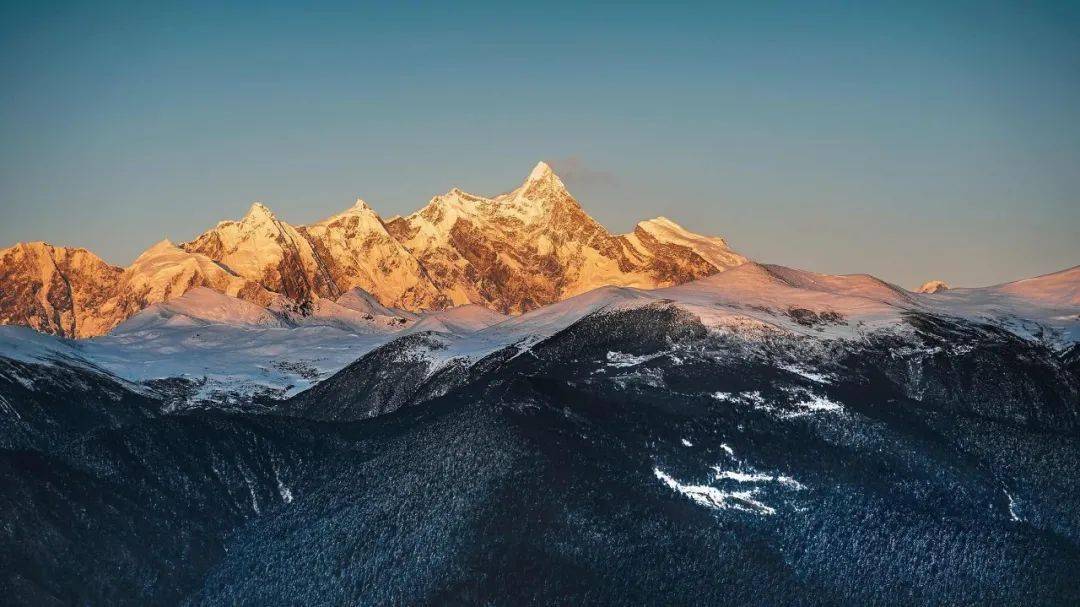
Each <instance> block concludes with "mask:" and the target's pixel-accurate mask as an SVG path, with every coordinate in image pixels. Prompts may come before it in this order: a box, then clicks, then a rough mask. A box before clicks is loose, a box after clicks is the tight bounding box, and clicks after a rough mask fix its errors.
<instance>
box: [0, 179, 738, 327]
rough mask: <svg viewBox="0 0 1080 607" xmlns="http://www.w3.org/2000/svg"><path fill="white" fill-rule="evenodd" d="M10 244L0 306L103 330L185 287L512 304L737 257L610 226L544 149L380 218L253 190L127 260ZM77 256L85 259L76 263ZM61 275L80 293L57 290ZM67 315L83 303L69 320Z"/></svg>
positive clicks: (398, 302)
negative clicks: (203, 224) (521, 170)
mask: <svg viewBox="0 0 1080 607" xmlns="http://www.w3.org/2000/svg"><path fill="white" fill-rule="evenodd" d="M20 250H21V251H24V254H21V255H18V256H14V255H8V257H7V258H5V260H4V261H3V263H0V276H5V277H8V278H7V282H6V283H5V286H7V285H14V288H13V289H12V290H16V291H18V292H20V293H21V292H23V291H25V293H26V297H22V298H16V299H13V300H11V302H10V303H9V302H6V301H4V302H0V303H2V304H5V305H6V307H7V308H10V309H0V320H2V321H3V322H11V323H27V324H33V326H37V327H40V328H42V329H43V330H47V331H50V332H55V333H61V334H63V335H69V336H79V337H84V336H90V335H99V334H101V333H104V332H107V331H108V330H109V329H111V328H112V327H114V326H116V324H118V323H119V322H121V321H123V320H125V319H126V318H129V317H130V316H131V315H133V314H135V313H137V312H138V311H139V310H141V309H143V308H145V307H146V306H149V305H152V304H154V303H158V302H162V301H168V300H170V299H173V298H176V297H179V296H181V295H183V294H184V293H186V292H187V291H189V290H191V289H193V288H196V287H206V288H210V289H213V290H216V291H218V292H221V293H225V294H227V295H230V296H234V297H238V298H240V299H243V300H246V301H249V302H252V303H256V304H258V305H260V306H266V305H270V304H274V305H278V306H284V307H288V306H290V305H291V306H293V307H294V308H295V309H296V310H299V311H301V312H311V313H316V312H317V310H316V309H315V308H313V307H312V306H313V305H314V304H317V303H318V302H319V301H320V299H328V300H334V299H337V298H338V297H340V296H341V295H342V294H344V293H346V292H347V291H349V290H350V289H353V288H357V287H359V288H361V289H364V290H365V291H367V292H369V293H371V295H372V296H373V297H374V298H375V299H376V300H377V301H378V302H379V303H380V304H382V305H385V306H389V307H392V308H399V309H404V310H410V311H421V310H432V309H441V308H447V307H450V306H456V305H464V304H479V305H483V306H487V307H489V308H491V309H494V310H497V311H499V312H503V313H520V312H525V311H528V310H532V309H534V308H537V307H540V306H543V305H547V304H550V303H553V302H555V301H558V300H560V299H564V298H566V297H570V296H573V295H576V294H578V293H583V292H585V291H589V290H591V289H594V288H596V287H600V286H604V285H616V286H627V287H639V288H655V287H664V286H671V285H676V284H680V283H683V282H687V281H689V280H693V279H696V278H701V277H703V276H707V275H709V274H713V273H715V272H718V271H723V270H725V269H727V268H730V267H734V266H736V265H739V264H741V263H743V262H744V261H745V258H743V257H742V256H740V255H738V254H736V253H734V252H732V251H731V250H730V249H728V247H727V243H726V242H725V241H724V240H723V239H721V238H715V237H706V236H700V235H697V234H693V233H691V232H689V231H687V230H685V229H684V228H682V227H680V226H679V225H678V224H676V223H675V222H673V221H671V220H668V219H665V218H657V219H654V220H650V221H647V222H642V224H640V225H639V226H638V227H637V229H635V231H634V233H632V234H627V235H621V236H620V235H613V234H611V233H610V232H608V231H607V230H606V229H605V228H604V227H603V226H602V225H600V224H599V223H598V222H597V221H596V220H594V219H593V218H592V217H590V216H589V215H588V214H587V213H586V212H585V211H584V210H583V209H582V208H581V206H580V205H579V204H578V202H577V200H575V199H574V197H573V196H572V195H571V194H570V192H569V191H568V190H567V189H566V185H565V184H564V183H563V181H562V180H561V179H560V178H559V177H558V175H556V174H555V172H554V171H553V170H552V168H551V166H550V165H548V164H547V163H546V162H539V163H537V164H536V166H535V167H533V169H532V171H530V172H529V174H528V176H527V177H526V178H525V180H524V181H523V182H521V184H520V185H519V186H518V187H517V188H515V189H513V190H511V191H509V192H507V193H504V194H500V195H498V196H495V197H485V196H478V195H475V194H470V193H468V192H465V191H462V190H461V189H459V188H453V189H451V190H450V191H449V192H447V193H445V194H442V195H439V196H435V197H434V198H432V199H431V201H430V202H429V203H428V204H427V205H426V206H424V207H423V208H422V209H421V210H419V211H417V212H414V213H412V214H410V215H407V216H405V217H394V218H391V219H389V220H386V221H384V220H383V219H382V218H381V217H380V216H379V215H378V214H377V213H376V212H375V211H374V210H373V209H372V208H371V207H370V206H369V205H368V204H367V203H366V202H364V201H363V200H362V199H357V200H356V202H355V203H354V204H353V205H352V206H351V207H349V208H347V209H346V210H344V211H342V212H340V213H338V214H336V215H333V216H331V217H328V218H327V219H324V220H322V221H320V222H317V223H314V224H311V225H307V226H293V225H290V224H289V223H287V222H285V221H283V220H281V219H279V218H278V217H277V216H276V215H275V214H274V212H273V211H271V210H270V209H269V208H268V207H267V206H266V205H265V204H263V203H261V202H255V203H253V204H252V205H251V206H250V208H249V209H248V211H247V213H246V214H245V215H244V216H243V218H241V219H240V220H229V221H222V222H219V223H218V224H217V225H216V226H214V227H213V228H211V229H209V230H207V231H206V232H204V233H203V234H201V235H200V236H198V237H197V238H195V239H193V240H191V241H190V242H186V243H181V244H179V245H175V244H173V243H172V242H170V241H167V240H166V241H162V242H159V243H157V244H155V245H154V246H153V247H151V248H150V249H149V250H147V251H146V252H145V253H144V254H143V255H142V256H140V257H139V259H138V260H137V261H136V262H135V263H134V264H133V265H132V266H131V267H130V268H128V269H126V270H124V269H121V268H113V267H111V266H108V264H105V263H104V262H102V261H101V260H97V261H96V262H94V261H93V260H90V259H89V258H87V260H88V261H87V262H86V264H80V263H76V264H74V265H72V263H71V262H72V261H73V260H75V261H78V260H80V259H83V257H85V255H91V256H92V254H90V253H88V252H84V253H85V255H82V254H72V255H66V254H65V255H60V257H63V259H62V260H60V263H59V264H53V263H52V262H51V261H50V260H52V259H54V258H56V257H57V255H55V254H54V252H53V249H51V248H49V247H48V245H45V244H43V243H42V244H38V245H25V246H24V247H23V249H20ZM9 251H10V250H9ZM94 259H96V258H94ZM35 260H36V261H35ZM39 262H40V263H39ZM82 265H88V266H93V267H94V268H96V269H91V270H89V271H80V270H79V269H78V267H82ZM6 266H10V267H6ZM76 266H78V267H76ZM43 268H44V269H43ZM53 268H61V270H60V271H54V269H53ZM43 277H44V278H43ZM46 283H48V284H49V285H50V286H48V287H46V286H45V285H46ZM54 283H55V284H54ZM68 283H71V284H75V285H77V288H76V290H77V291H79V292H80V293H85V294H86V295H85V296H83V297H82V299H81V300H79V298H75V299H73V298H71V297H60V294H61V293H66V292H67V287H66V286H64V285H65V284H68ZM54 286H55V288H54ZM50 293H51V294H52V296H53V298H54V299H55V301H52V300H49V294H50ZM76 300H78V301H76ZM282 300H285V301H284V303H283V301H282ZM289 300H291V302H292V303H291V304H289V303H287V302H288V301H289ZM43 301H47V302H49V303H48V305H45V304H42V303H41V302H43ZM35 302H36V303H35ZM0 308H3V306H0ZM29 308H35V309H38V311H37V312H32V313H26V309H29ZM73 310H78V311H79V312H78V313H77V314H75V313H74V312H73ZM75 316H81V317H82V319H81V321H79V322H78V323H77V325H78V328H77V329H76V328H74V327H75V326H76V323H75V321H74V320H73V319H74V318H75ZM61 319H63V320H61Z"/></svg>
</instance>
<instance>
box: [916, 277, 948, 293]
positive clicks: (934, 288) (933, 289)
mask: <svg viewBox="0 0 1080 607" xmlns="http://www.w3.org/2000/svg"><path fill="white" fill-rule="evenodd" d="M948 289H949V285H947V284H945V281H944V280H930V281H927V282H924V283H923V285H922V286H921V287H919V290H918V291H916V292H917V293H926V294H934V293H938V292H940V291H947V290H948Z"/></svg>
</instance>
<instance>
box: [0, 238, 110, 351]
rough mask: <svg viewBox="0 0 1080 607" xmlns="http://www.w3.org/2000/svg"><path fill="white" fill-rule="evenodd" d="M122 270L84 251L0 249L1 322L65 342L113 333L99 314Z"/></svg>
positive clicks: (26, 246) (38, 245)
mask: <svg viewBox="0 0 1080 607" xmlns="http://www.w3.org/2000/svg"><path fill="white" fill-rule="evenodd" d="M122 273H123V270H121V269H120V268H117V267H113V266H110V265H109V264H107V263H105V262H104V261H102V260H101V258H99V257H98V256H96V255H94V254H93V253H91V252H89V251H87V250H86V249H74V248H66V247H54V246H52V245H49V244H46V243H43V242H30V243H20V244H18V245H15V246H14V247H11V248H8V249H4V250H0V323H2V324H17V325H27V326H30V327H33V328H35V329H37V330H39V331H42V332H45V333H51V334H54V335H64V336H68V337H89V336H92V335H100V334H102V333H105V332H106V331H108V330H109V329H111V328H112V326H113V325H110V321H109V319H108V315H107V314H105V313H104V312H103V308H105V307H106V306H107V305H108V304H109V301H110V298H111V295H112V293H113V292H114V291H115V289H116V284H117V282H118V281H119V279H120V275H121V274H122Z"/></svg>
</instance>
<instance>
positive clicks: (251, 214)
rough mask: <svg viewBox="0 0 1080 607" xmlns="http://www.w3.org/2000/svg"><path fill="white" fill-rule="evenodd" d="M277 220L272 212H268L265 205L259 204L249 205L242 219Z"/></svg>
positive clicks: (268, 209)
mask: <svg viewBox="0 0 1080 607" xmlns="http://www.w3.org/2000/svg"><path fill="white" fill-rule="evenodd" d="M263 218H265V219H277V217H276V216H275V215H274V212H273V211H271V210H270V208H269V207H267V206H266V205H265V204H263V203H261V202H257V201H256V202H253V203H251V208H249V209H248V212H247V214H246V215H244V219H263Z"/></svg>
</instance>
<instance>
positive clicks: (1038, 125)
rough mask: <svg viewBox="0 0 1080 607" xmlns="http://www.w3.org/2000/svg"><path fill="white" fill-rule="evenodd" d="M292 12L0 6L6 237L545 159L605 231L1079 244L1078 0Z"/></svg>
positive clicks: (952, 256)
mask: <svg viewBox="0 0 1080 607" xmlns="http://www.w3.org/2000/svg"><path fill="white" fill-rule="evenodd" d="M150 4H153V5H157V6H148V5H150ZM296 4H298V3H293V2H289V3H280V4H279V3H272V2H271V3H268V2H251V3H247V2H241V3H227V2H226V3H218V2H215V3H208V4H205V5H202V4H198V3H182V4H181V3H178V4H177V5H175V6H173V7H171V8H168V7H164V5H163V3H157V2H154V3H145V2H131V3H111V2H93V3H85V4H84V3H54V2H18V3H10V2H6V0H5V1H4V2H3V4H0V6H2V8H0V246H7V245H10V244H12V243H14V242H16V241H20V240H46V241H49V242H53V243H55V244H65V245H78V246H84V247H87V248H90V249H92V250H94V251H96V252H98V253H99V254H100V255H102V256H103V257H104V258H105V259H106V260H108V261H110V262H112V263H116V264H122V265H123V264H127V263H129V262H130V261H131V260H132V259H133V258H134V257H135V256H136V255H137V254H138V253H139V252H140V251H141V250H142V249H144V248H145V247H147V246H149V245H150V244H152V243H153V242H155V241H157V240H159V239H161V238H162V237H169V238H172V239H173V240H175V241H182V240H186V239H189V238H191V237H193V236H194V235H196V234H197V233H199V232H201V231H202V230H204V229H206V228H207V227H209V226H211V225H213V224H214V223H215V222H217V221H218V220H220V219H225V218H236V217H239V216H241V215H242V214H243V213H244V212H245V210H246V209H247V207H248V206H249V204H250V203H251V202H252V201H254V200H261V201H263V202H265V203H266V204H267V205H268V206H270V207H271V208H272V209H274V210H275V211H276V212H277V214H278V216H279V217H282V218H283V219H285V220H287V221H290V222H293V223H304V222H310V221H313V220H317V219H319V218H322V217H324V216H326V215H329V214H331V213H334V212H337V211H339V210H341V209H343V208H345V207H347V206H349V205H350V204H351V202H352V199H353V198H355V197H356V196H362V197H363V198H364V199H366V200H367V201H368V202H369V203H370V204H372V206H374V207H375V208H376V209H377V210H378V211H379V212H380V213H382V214H383V215H384V216H390V215H393V214H395V213H407V212H410V211H412V210H414V209H416V208H419V207H420V206H422V205H423V204H425V203H426V202H427V200H428V199H429V198H430V197H431V196H432V195H435V194H438V193H441V192H444V191H446V190H448V189H449V188H451V187H452V186H455V185H456V186H459V187H461V188H462V189H465V190H468V191H473V192H477V193H481V194H494V193H498V192H501V191H505V190H508V189H511V188H512V187H514V186H515V185H516V184H517V183H519V182H520V181H521V180H522V179H523V178H524V177H525V176H526V174H527V173H528V171H529V170H530V169H531V168H532V166H533V164H535V162H536V161H537V160H540V159H545V160H548V161H549V162H551V164H552V165H553V166H555V167H556V169H557V170H561V171H562V172H563V173H564V177H565V180H566V181H567V184H568V185H569V186H570V188H571V191H572V192H573V193H574V194H575V195H576V196H577V198H578V199H579V200H580V201H581V203H582V204H583V205H584V207H585V208H586V210H587V211H589V212H590V213H592V214H593V215H594V216H595V217H596V218H597V219H598V220H600V221H601V222H602V223H603V224H604V225H606V226H607V227H608V228H609V229H611V230H613V231H626V230H629V229H631V228H632V226H633V224H634V223H635V222H636V221H637V220H639V219H645V218H648V217H652V216H655V215H666V216H668V217H671V218H672V219H674V220H676V221H678V222H680V223H682V224H683V225H685V226H687V227H689V228H691V229H693V230H695V231H699V232H703V233H715V234H722V235H724V236H725V237H727V238H728V239H729V241H730V242H731V243H732V244H733V246H734V247H735V248H737V249H738V250H740V251H742V252H744V253H746V254H748V255H750V256H752V257H754V258H756V259H759V260H762V261H767V262H774V263H782V264H786V265H792V266H796V267H802V268H807V269H812V270H817V271H822V272H831V273H847V272H869V273H873V274H875V275H878V276H881V277H882V278H885V279H888V280H892V281H896V282H899V283H901V284H903V285H905V286H909V287H911V286H914V285H916V284H918V283H919V282H921V281H923V280H926V279H930V278H941V279H945V280H947V281H949V282H952V283H954V284H960V285H980V284H990V283H995V282H1001V281H1005V280H1011V279H1015V278H1020V277H1024V276H1029V275H1035V274H1041V273H1046V272H1050V271H1054V270H1058V269H1061V268H1064V267H1068V266H1072V265H1075V264H1078V263H1080V3H1076V2H1072V3H1043V2H1017V3H998V2H970V3H939V2H929V3H918V2H904V3H901V2H897V3H888V5H877V6H870V5H869V4H870V3H861V2H852V3H822V4H817V3H808V2H791V3H783V2H747V3H744V4H723V3H707V4H701V5H693V4H690V5H682V6H678V7H675V6H659V5H656V6H647V5H624V4H622V3H612V4H606V5H600V6H591V7H580V6H577V3H566V4H561V3H553V2H534V3H528V4H524V5H522V6H516V7H510V6H505V5H504V4H502V3H491V4H482V3H470V4H462V5H456V6H451V5H449V4H439V5H420V4H411V5H406V4H403V3H380V4H382V6H374V7H357V6H355V5H354V4H353V3H342V4H328V5H323V7H322V8H312V9H301V8H298V7H297V6H295V5H296ZM941 4H949V5H950V6H948V7H943V6H940V5H941Z"/></svg>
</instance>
